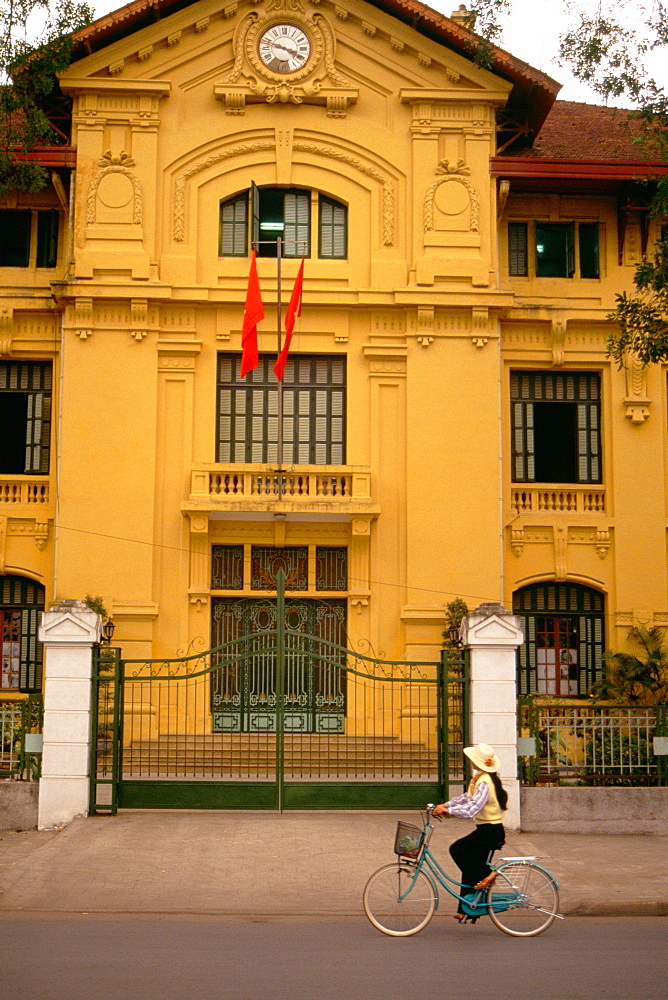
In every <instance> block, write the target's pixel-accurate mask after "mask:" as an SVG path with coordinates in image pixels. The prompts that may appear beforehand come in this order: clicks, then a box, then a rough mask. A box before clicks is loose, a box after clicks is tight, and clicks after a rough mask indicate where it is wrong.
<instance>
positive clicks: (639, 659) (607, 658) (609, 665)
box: [590, 625, 668, 705]
mask: <svg viewBox="0 0 668 1000" xmlns="http://www.w3.org/2000/svg"><path fill="white" fill-rule="evenodd" d="M629 638H631V639H634V640H635V642H636V643H637V644H638V645H639V646H640V649H641V651H642V652H641V653H640V655H639V656H636V655H634V654H633V653H613V652H607V653H605V654H604V656H603V663H604V665H605V676H604V677H603V679H602V680H600V681H598V682H597V683H596V684H594V685H593V687H592V688H591V691H590V694H591V695H592V696H593V697H594V698H602V699H606V700H607V699H614V700H615V701H617V702H619V703H620V704H629V705H663V704H666V703H668V644H667V643H666V638H665V630H664V629H662V628H657V627H656V626H654V627H652V628H649V629H648V628H645V627H644V625H639V626H638V627H637V628H632V629H631V631H630V632H629Z"/></svg>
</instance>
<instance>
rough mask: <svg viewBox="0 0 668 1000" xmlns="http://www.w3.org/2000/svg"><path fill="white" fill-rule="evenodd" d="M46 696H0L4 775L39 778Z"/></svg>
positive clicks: (0, 760)
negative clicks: (43, 698) (43, 699)
mask: <svg viewBox="0 0 668 1000" xmlns="http://www.w3.org/2000/svg"><path fill="white" fill-rule="evenodd" d="M42 721H43V703H42V696H41V695H38V694H35V695H28V697H27V698H24V699H22V700H20V701H17V700H15V699H13V700H10V699H8V698H2V697H0V778H14V779H15V780H18V781H37V780H38V779H39V776H40V773H41V768H42V753H41V732H42Z"/></svg>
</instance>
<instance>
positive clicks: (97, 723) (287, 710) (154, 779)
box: [91, 590, 468, 812]
mask: <svg viewBox="0 0 668 1000" xmlns="http://www.w3.org/2000/svg"><path fill="white" fill-rule="evenodd" d="M325 613H326V612H325ZM266 626H267V627H266V629H259V630H257V631H255V632H253V633H252V634H248V635H245V636H241V637H238V638H235V639H234V640H232V641H230V642H227V643H225V644H224V645H222V646H218V647H216V648H215V649H212V650H207V651H206V652H204V653H201V654H193V655H191V656H187V657H181V658H178V659H167V660H143V661H139V660H123V659H122V658H121V657H120V653H119V651H118V650H110V649H104V648H103V649H101V650H100V651H99V653H98V655H97V657H96V662H95V670H94V698H93V701H94V720H93V721H94V727H95V730H94V731H95V733H96V740H95V746H94V752H93V760H92V762H91V812H104V811H111V812H114V811H115V810H116V809H117V808H119V807H120V808H122V807H128V808H151V807H154V808H208V809H214V808H255V809H308V808H376V809H378V808H413V807H418V806H421V805H423V804H424V803H425V802H426V801H428V800H430V799H439V800H442V799H443V798H444V797H445V796H447V794H448V791H449V787H450V785H451V784H454V785H457V786H458V787H459V786H461V787H464V783H465V774H464V759H463V754H462V748H463V746H464V745H466V740H467V732H466V728H467V726H466V722H467V718H468V706H467V670H466V662H465V658H464V656H463V655H462V654H459V653H457V654H456V655H455V656H454V657H448V656H447V655H446V654H445V652H444V654H443V656H442V658H441V659H440V660H439V661H437V662H434V661H425V662H417V661H410V662H409V661H400V660H388V659H380V658H377V657H372V656H370V655H366V654H363V653H361V652H359V651H353V650H351V649H348V648H346V647H344V646H342V645H339V644H338V643H336V642H333V641H331V640H330V639H326V638H323V635H322V633H312V632H308V631H305V630H304V626H303V625H302V626H300V625H299V623H298V622H297V621H296V619H294V616H293V617H291V616H290V614H287V615H286V603H285V601H284V597H283V593H282V592H281V591H280V590H279V592H278V594H277V597H276V614H275V615H272V616H267V622H266ZM249 676H251V677H252V683H250V682H249V681H248V677H249ZM221 692H223V693H224V695H225V698H224V701H223V705H224V706H225V707H226V710H227V709H229V711H228V714H227V715H226V716H225V721H224V724H222V725H221V715H220V712H221V709H220V704H221V702H220V701H218V700H217V699H216V695H217V694H220V693H221ZM248 692H250V695H249V694H248ZM235 699H238V703H235ZM244 699H245V700H246V702H248V703H247V704H246V703H245V702H244Z"/></svg>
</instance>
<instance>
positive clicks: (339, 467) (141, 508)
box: [0, 0, 668, 736]
mask: <svg viewBox="0 0 668 1000" xmlns="http://www.w3.org/2000/svg"><path fill="white" fill-rule="evenodd" d="M60 87H61V90H62V100H61V101H60V102H59V103H58V105H57V108H56V106H55V105H54V108H53V109H51V110H52V113H53V115H54V118H53V120H54V122H56V113H57V114H58V116H59V117H58V127H59V130H60V136H59V137H58V138H57V139H54V145H53V147H50V148H49V149H43V150H39V151H37V152H36V153H35V154H34V155H35V156H36V157H37V158H38V159H40V161H41V162H42V164H43V165H45V166H46V167H47V169H48V170H49V172H50V176H51V184H50V186H49V187H47V188H45V189H44V190H43V191H42V192H41V193H40V194H39V195H23V194H15V195H10V196H8V197H7V198H6V199H5V201H4V204H3V206H2V210H1V216H2V219H1V222H2V233H1V235H0V325H1V330H0V407H1V412H2V424H1V426H2V448H1V456H0V462H1V466H0V573H1V574H2V576H1V577H0V588H1V589H0V596H1V602H0V616H1V617H2V621H3V660H2V662H3V674H2V687H3V691H2V694H3V696H4V695H5V694H8V693H11V692H15V693H16V694H17V696H19V695H20V694H21V693H25V692H29V691H34V690H39V689H40V686H41V653H40V646H39V643H37V641H36V635H37V621H38V616H39V611H40V610H43V609H44V608H47V607H48V606H49V605H50V604H51V603H54V602H57V601H60V600H62V599H65V598H79V599H81V598H83V597H84V596H85V595H87V594H91V595H96V596H97V595H99V596H101V597H102V598H103V600H104V603H105V605H106V607H107V609H108V611H109V614H110V616H111V617H112V618H113V620H114V622H115V624H116V633H115V636H114V644H115V645H118V646H119V647H121V648H122V651H123V656H124V657H130V658H135V659H138V660H140V659H149V658H170V657H176V656H179V655H185V654H187V653H189V652H192V651H194V650H197V651H201V650H204V649H207V648H210V647H216V646H220V645H221V644H224V643H227V642H231V641H235V640H237V639H238V638H239V637H240V636H243V635H248V634H252V633H254V632H255V631H257V630H261V629H262V628H263V622H264V621H265V619H266V620H269V619H270V618H271V616H272V614H274V613H275V610H272V609H275V602H276V596H275V594H276V580H277V573H278V570H279V569H280V570H282V571H283V572H284V574H285V577H286V602H287V607H288V609H289V613H290V614H292V615H293V617H294V618H295V621H296V620H299V622H301V623H302V624H303V625H304V627H305V628H307V629H308V631H309V632H311V633H313V634H316V635H317V636H319V637H320V638H321V639H322V640H323V641H329V642H332V643H335V644H338V645H341V646H347V647H348V648H350V649H355V650H365V651H367V652H368V653H369V655H370V656H373V657H376V658H381V659H388V660H394V659H407V660H424V661H437V660H438V659H439V655H440V648H441V646H442V641H443V640H442V633H443V629H444V627H445V606H446V605H447V604H448V602H450V601H452V600H453V599H455V598H456V597H460V598H462V599H463V600H464V601H465V602H466V603H467V604H468V606H469V608H471V609H473V608H475V607H477V606H478V605H480V604H481V603H486V602H487V603H490V602H491V603H495V602H498V603H500V604H503V605H505V607H506V608H508V609H512V610H513V612H514V613H515V614H516V615H518V616H520V618H521V621H522V624H523V628H524V631H525V638H524V643H523V645H522V646H521V648H520V650H519V659H518V686H517V691H518V694H523V693H528V692H536V691H538V692H541V693H545V694H553V695H558V696H562V697H575V696H578V695H580V696H581V695H583V694H585V693H586V692H587V690H588V688H589V686H590V684H591V683H592V682H593V680H594V679H595V678H596V676H597V674H598V673H600V666H601V653H602V651H603V650H604V649H605V648H608V647H619V646H621V645H622V644H623V643H624V641H625V637H626V632H627V629H628V626H630V625H632V624H633V623H635V622H642V623H647V624H666V623H668V596H667V593H666V588H667V582H668V580H667V572H666V529H667V527H668V511H667V502H668V498H667V495H666V477H665V452H666V446H667V441H666V376H665V372H664V371H663V369H662V367H661V366H654V367H651V368H640V367H636V366H634V365H632V364H631V365H629V367H628V368H627V369H625V370H621V371H618V370H617V369H616V367H615V365H614V364H613V363H611V361H610V360H609V359H608V358H607V356H606V346H605V345H606V337H607V335H608V333H609V331H610V324H609V321H608V320H607V316H608V314H609V312H610V311H611V309H612V308H613V306H614V299H615V294H616V293H617V292H620V291H622V290H624V289H627V290H628V289H630V288H631V287H632V279H633V274H634V269H635V266H636V264H637V263H638V262H639V261H640V259H641V257H642V255H643V254H644V253H645V251H646V249H647V247H648V245H651V242H652V241H653V240H654V239H655V238H656V236H657V235H658V229H657V223H656V222H654V221H650V218H649V214H648V210H647V201H646V196H645V194H644V192H643V188H642V187H641V186H640V185H639V184H638V183H637V181H638V178H639V177H640V176H641V175H644V174H645V173H646V172H647V169H648V168H647V164H643V163H639V162H638V159H639V153H638V151H637V147H635V146H633V145H632V143H631V141H630V138H629V135H628V134H627V131H626V129H625V116H624V114H623V113H617V114H615V113H614V112H611V111H610V110H606V109H601V108H594V107H591V106H587V105H578V104H566V103H559V102H556V103H555V101H556V96H557V92H558V90H559V85H558V84H557V83H555V82H554V81H553V80H551V79H549V78H548V77H546V76H545V75H544V74H542V73H540V72H539V71H537V70H534V69H532V68H531V67H530V66H528V65H526V64H525V63H523V62H520V61H519V60H517V59H515V58H513V57H512V56H511V55H509V54H507V53H505V52H503V51H500V50H494V52H493V55H492V61H491V64H490V66H489V68H480V67H478V66H476V65H475V63H474V59H473V47H472V36H471V35H470V34H469V33H468V31H467V30H466V29H465V28H464V27H463V26H462V24H461V23H460V20H459V19H458V15H457V14H455V15H453V16H452V18H447V17H444V16H442V15H441V14H438V13H436V12H435V11H433V10H430V9H429V8H428V7H425V6H424V5H423V4H421V3H417V2H414V0H374V2H373V3H371V2H365V0H263V2H262V0H261V2H255V0H252V2H251V0H235V2H228V3H225V2H224V0H195V2H188V0H158V2H152V3H148V2H145V0H137V2H135V3H131V4H128V5H127V6H126V7H123V8H122V9H121V10H120V11H118V12H116V13H114V14H111V15H109V16H107V17H104V18H102V19H100V20H98V21H96V22H95V23H94V24H92V25H91V26H90V27H89V28H86V29H84V30H82V31H80V32H79V33H78V35H77V36H76V44H75V53H74V59H73V62H72V64H71V66H70V67H69V69H68V70H67V71H66V72H64V73H63V74H62V77H61V79H60ZM63 108H65V111H64V112H63ZM55 135H56V133H55V132H54V136H55ZM279 239H280V258H281V259H280V274H281V282H280V286H279V282H278V273H279V249H278V246H279ZM254 246H255V247H256V248H257V253H258V272H259V280H260V287H261V292H262V297H263V302H264V308H265V319H264V320H263V321H262V322H261V323H260V325H259V351H260V358H259V365H258V367H257V368H256V369H255V370H254V371H252V372H251V374H249V375H247V376H246V377H245V378H243V379H242V378H241V377H240V368H239V366H240V356H241V329H242V322H243V313H244V301H245V297H246V289H247V281H248V274H249V264H250V255H251V251H252V248H253V247H254ZM302 257H304V258H305V266H304V287H303V306H302V312H301V316H300V317H299V318H298V319H297V324H296V327H295V332H294V336H293V340H292V345H291V351H290V355H289V359H288V363H287V367H286V372H285V379H284V382H283V384H282V387H280V392H281V398H280V411H281V412H280V415H279V384H278V382H277V380H276V378H275V376H274V374H273V365H274V362H275V360H276V354H277V350H278V346H279V344H280V343H281V338H282V337H283V336H284V332H283V331H281V332H279V330H278V329H277V326H278V321H277V307H278V299H279V291H278V290H279V287H280V289H281V291H280V298H281V309H282V313H283V314H284V313H285V307H286V304H287V300H288V299H289V296H290V293H291V290H292V286H293V282H294V280H295V276H296V274H297V269H298V266H299V263H300V260H301V258H302ZM279 416H280V422H279ZM279 435H282V448H281V449H280V450H282V455H280V456H279V448H278V440H279ZM279 458H280V459H282V460H281V461H280V463H279ZM263 616H264V617H263ZM228 681H229V678H228V679H227V680H225V679H224V678H223V679H221V680H219V681H217V682H216V684H217V686H215V685H214V686H215V691H213V694H212V695H211V697H210V700H209V701H208V702H207V706H206V707H204V708H201V711H203V712H205V713H206V712H207V711H210V712H211V729H212V731H213V732H223V733H224V732H232V731H233V732H239V733H244V732H252V731H253V728H254V727H257V726H258V724H259V725H260V728H262V725H264V724H265V723H266V718H265V717H264V716H262V710H261V709H262V706H260V707H258V703H257V700H255V701H253V698H252V695H253V694H254V693H255V694H257V691H255V692H254V690H249V691H246V692H245V693H244V692H243V691H241V690H240V685H242V681H240V680H239V678H238V677H236V679H233V680H232V681H230V682H229V683H228ZM243 683H247V684H249V685H250V686H251V688H253V685H254V684H257V685H259V684H260V681H259V680H257V681H256V680H253V679H252V678H251V679H250V680H247V681H243ZM261 683H262V685H263V687H262V691H263V692H264V694H265V696H266V692H267V691H268V690H269V688H270V687H271V684H270V683H269V684H268V682H267V679H266V677H265V678H264V679H263V680H262V682H261ZM314 683H315V687H316V689H317V690H316V694H317V695H318V697H315V700H314V701H313V702H312V703H309V707H308V718H307V719H306V721H304V719H305V718H306V716H304V715H302V716H300V719H299V725H298V724H297V718H296V715H295V717H294V720H293V721H294V728H299V727H302V728H303V727H305V728H306V729H308V730H309V731H313V732H316V733H317V732H343V730H344V728H345V712H346V709H345V702H344V701H341V700H339V701H338V702H337V701H336V691H333V692H330V695H331V696H328V697H325V695H326V692H325V687H326V685H327V683H330V682H329V681H325V680H322V678H321V679H319V680H317V682H314ZM230 685H231V686H230ZM235 685H236V687H235ZM318 685H320V686H319V687H318ZM214 695H215V697H214ZM267 704H268V703H267ZM300 704H301V703H300ZM337 705H338V707H336V706H337ZM333 706H334V707H333ZM265 708H266V705H265ZM137 711H139V709H138V710H137ZM142 711H149V712H150V711H151V709H150V706H149V708H148V709H147V708H146V706H144V708H143V709H142ZM198 711H199V710H198ZM304 711H306V710H304ZM261 716H262V718H264V719H265V722H264V723H263V722H262V718H260V717H261ZM161 718H162V716H161V714H160V712H158V713H157V714H156V713H154V718H153V720H152V723H151V726H152V728H151V734H152V736H157V735H159V733H160V728H161ZM266 726H268V723H267V724H266ZM266 726H265V728H266ZM269 728H270V727H269ZM288 728H289V726H288Z"/></svg>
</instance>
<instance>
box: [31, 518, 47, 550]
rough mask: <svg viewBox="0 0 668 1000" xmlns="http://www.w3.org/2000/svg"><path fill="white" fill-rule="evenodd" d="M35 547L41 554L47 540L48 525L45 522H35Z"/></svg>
mask: <svg viewBox="0 0 668 1000" xmlns="http://www.w3.org/2000/svg"><path fill="white" fill-rule="evenodd" d="M34 531H35V545H36V546H37V548H38V550H39V551H40V552H42V551H43V550H44V547H45V546H46V543H47V541H48V538H49V525H48V524H47V522H46V521H35V529H34Z"/></svg>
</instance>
